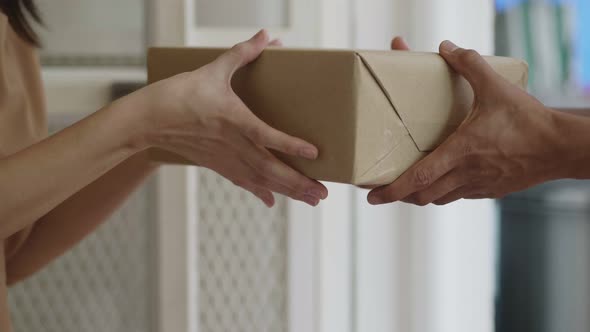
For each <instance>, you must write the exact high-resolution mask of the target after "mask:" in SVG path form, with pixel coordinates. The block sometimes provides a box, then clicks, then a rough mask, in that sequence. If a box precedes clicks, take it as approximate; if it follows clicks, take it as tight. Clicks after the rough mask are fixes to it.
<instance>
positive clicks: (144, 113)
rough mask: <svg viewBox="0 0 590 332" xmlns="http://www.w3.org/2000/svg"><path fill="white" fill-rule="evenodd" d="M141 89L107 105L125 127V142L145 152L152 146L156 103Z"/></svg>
mask: <svg viewBox="0 0 590 332" xmlns="http://www.w3.org/2000/svg"><path fill="white" fill-rule="evenodd" d="M143 90H144V89H141V90H138V91H135V92H133V93H131V94H129V95H127V96H125V97H123V98H121V99H118V100H116V101H114V102H113V103H112V104H111V105H110V106H109V108H112V109H113V110H114V112H115V113H117V115H118V116H119V123H121V124H122V125H123V126H124V127H125V128H126V143H127V144H128V145H129V146H130V147H131V148H132V149H133V150H134V151H135V152H145V150H147V149H149V148H151V147H153V146H154V143H153V139H152V137H153V136H154V133H155V132H156V123H157V120H156V119H155V115H156V111H155V107H156V105H155V103H153V102H151V101H150V98H149V93H145V91H143ZM143 154H145V155H147V153H143Z"/></svg>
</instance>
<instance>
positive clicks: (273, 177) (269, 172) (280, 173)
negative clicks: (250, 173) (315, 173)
mask: <svg viewBox="0 0 590 332" xmlns="http://www.w3.org/2000/svg"><path fill="white" fill-rule="evenodd" d="M252 150H258V151H259V152H258V153H257V152H256V151H251V152H247V155H248V156H249V160H246V163H248V164H250V165H251V166H252V167H253V168H254V169H255V170H256V172H258V174H259V175H260V178H262V179H261V180H262V181H263V183H262V184H263V185H266V186H271V185H272V184H273V183H277V184H280V185H282V186H284V187H286V188H289V189H290V190H292V191H293V192H294V193H289V192H283V193H284V194H286V195H288V196H290V197H293V198H295V199H297V198H299V197H302V196H305V195H307V196H312V197H315V198H317V199H325V198H327V197H328V189H327V188H326V187H325V186H324V185H323V184H321V183H320V182H318V181H315V180H312V179H310V178H308V177H306V176H304V175H302V174H301V173H299V172H297V171H296V170H294V169H292V168H291V167H289V166H287V165H286V164H285V163H283V162H282V161H280V160H279V159H277V157H275V156H274V155H272V154H271V153H270V152H268V151H267V150H265V149H264V148H258V147H254V149H252Z"/></svg>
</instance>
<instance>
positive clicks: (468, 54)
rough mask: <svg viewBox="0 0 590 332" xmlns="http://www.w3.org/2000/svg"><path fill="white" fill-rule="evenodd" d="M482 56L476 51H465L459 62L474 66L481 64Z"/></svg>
mask: <svg viewBox="0 0 590 332" xmlns="http://www.w3.org/2000/svg"><path fill="white" fill-rule="evenodd" d="M480 57H481V56H480V55H479V53H478V52H477V51H476V50H465V51H463V53H461V55H460V56H459V60H460V61H461V62H462V63H463V64H466V65H473V64H475V63H477V62H479V58H480Z"/></svg>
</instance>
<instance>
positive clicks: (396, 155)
mask: <svg viewBox="0 0 590 332" xmlns="http://www.w3.org/2000/svg"><path fill="white" fill-rule="evenodd" d="M223 51H224V50H223V49H202V48H152V49H150V50H149V52H148V76H149V81H150V82H155V81H158V80H161V79H165V78H167V77H170V76H173V75H175V74H178V73H182V72H186V71H191V70H194V69H197V68H199V67H201V66H203V65H205V64H207V63H209V62H211V61H213V60H214V59H215V58H216V57H217V56H218V55H220V54H221V53H222V52H223ZM486 60H487V61H488V62H489V63H490V64H491V65H492V66H493V67H494V69H495V70H496V71H497V72H499V73H500V74H501V75H502V76H504V77H505V78H506V79H508V80H509V81H510V82H512V83H514V84H516V85H518V86H519V87H521V88H524V87H525V86H526V84H527V79H528V66H527V64H526V63H525V62H523V61H520V60H515V59H510V58H501V57H486ZM232 86H233V88H234V90H235V91H236V93H237V94H238V95H239V96H240V97H241V98H242V100H243V101H244V102H245V103H246V105H248V106H249V107H250V108H251V110H252V111H253V112H254V113H255V114H256V115H257V116H258V117H260V118H261V119H262V120H264V121H265V122H267V123H268V124H270V125H271V126H273V127H275V128H277V129H279V130H282V131H284V132H286V133H288V134H291V135H294V136H297V137H301V138H303V139H305V140H307V141H309V142H311V143H313V144H315V145H316V146H317V147H318V148H319V151H320V155H319V158H318V159H317V160H316V161H307V160H303V159H300V158H294V157H290V156H284V155H279V157H280V158H281V159H282V160H284V161H285V162H286V163H288V164H289V165H291V166H293V167H294V168H295V169H298V170H299V171H301V172H302V173H303V174H305V175H307V176H309V177H311V178H314V179H318V180H326V181H333V182H343V183H350V184H356V185H379V184H386V183H390V182H392V181H393V180H395V179H396V178H397V177H398V176H399V175H401V174H402V173H403V172H404V171H405V170H406V169H407V168H408V167H410V166H411V165H412V164H413V163H415V162H416V161H417V160H419V159H420V158H422V157H424V156H425V155H426V154H427V153H428V151H432V150H433V149H435V148H436V147H437V146H438V145H439V144H440V143H441V142H442V141H443V140H444V139H445V138H446V137H447V136H448V135H449V134H450V133H452V132H453V131H454V130H455V129H456V128H457V126H458V125H459V124H460V123H461V122H462V120H463V119H464V118H465V116H466V115H467V113H468V112H469V110H470V108H471V104H472V102H473V92H472V90H471V88H470V87H469V85H468V83H467V82H466V81H465V80H464V79H463V78H461V77H460V76H458V75H457V74H455V73H454V72H453V71H452V70H450V69H449V67H448V66H447V64H446V63H445V61H444V60H443V59H442V58H441V57H440V56H439V55H438V54H434V53H414V52H395V51H352V50H339V51H336V50H305V49H276V48H271V49H267V50H265V51H264V52H263V53H262V55H261V56H260V57H259V58H258V59H257V60H256V61H255V62H253V63H251V64H250V65H248V66H247V67H245V68H243V69H241V70H240V71H239V72H238V73H237V74H236V76H235V77H234V79H233V81H232ZM151 153H152V158H154V159H157V160H161V161H166V162H172V163H186V161H185V160H184V159H182V158H181V157H179V156H175V155H172V154H170V153H168V152H165V151H158V150H154V151H152V152H151Z"/></svg>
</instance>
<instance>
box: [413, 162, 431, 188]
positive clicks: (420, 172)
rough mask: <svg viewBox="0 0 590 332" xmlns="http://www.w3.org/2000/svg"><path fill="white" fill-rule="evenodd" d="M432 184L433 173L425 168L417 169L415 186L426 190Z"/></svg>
mask: <svg viewBox="0 0 590 332" xmlns="http://www.w3.org/2000/svg"><path fill="white" fill-rule="evenodd" d="M431 183H432V173H431V172H430V170H429V169H426V168H424V167H420V168H417V169H416V170H415V171H414V184H415V185H416V186H417V187H420V188H425V187H428V186H429V185H430V184H431Z"/></svg>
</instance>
